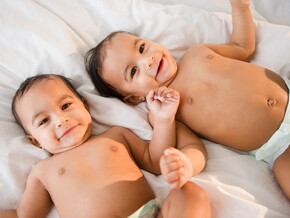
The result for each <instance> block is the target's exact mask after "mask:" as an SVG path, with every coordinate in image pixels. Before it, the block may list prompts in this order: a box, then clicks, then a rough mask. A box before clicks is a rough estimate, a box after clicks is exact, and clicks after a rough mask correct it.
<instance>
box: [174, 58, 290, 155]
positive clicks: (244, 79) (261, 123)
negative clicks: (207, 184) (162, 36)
mask: <svg viewBox="0 0 290 218" xmlns="http://www.w3.org/2000/svg"><path fill="white" fill-rule="evenodd" d="M221 63H222V64H221ZM171 87H172V88H174V89H176V90H178V91H179V92H180V95H181V102H180V106H179V110H178V113H177V119H178V120H180V121H182V122H184V123H186V124H187V125H188V126H189V127H190V128H191V129H193V130H194V131H196V132H197V133H198V134H200V135H202V136H204V137H205V138H207V139H210V140H213V141H215V142H219V143H222V144H225V145H228V146H231V147H234V148H238V149H241V147H242V145H241V144H246V143H250V144H252V145H253V147H254V146H258V145H260V144H261V143H263V142H264V141H265V140H267V139H268V138H269V137H270V136H271V135H272V134H273V132H274V131H275V130H276V129H277V128H278V126H279V125H280V123H281V121H282V119H283V116H284V112H285V109H286V104H287V101H288V89H287V87H286V86H285V84H284V81H283V79H282V78H280V77H279V76H278V75H277V74H275V73H273V72H271V71H269V70H266V69H264V68H262V67H259V66H256V65H251V64H248V63H245V62H239V61H235V60H230V59H226V58H223V57H219V56H210V55H209V57H207V56H205V57H204V58H197V59H196V60H195V59H193V60H192V61H191V62H190V63H186V64H181V65H180V66H179V71H178V74H177V76H176V78H175V80H174V82H173V83H172V84H171ZM265 126H266V128H265ZM229 133H230V134H229ZM257 133H259V135H260V138H259V137H258V138H257V137H254V134H257ZM229 135H230V136H229ZM251 136H252V137H251ZM243 138H249V141H247V142H245V139H243ZM254 138H255V139H254ZM235 141H237V142H235ZM238 141H239V142H241V144H239V142H238ZM242 150H243V149H242ZM246 150H247V148H246Z"/></svg>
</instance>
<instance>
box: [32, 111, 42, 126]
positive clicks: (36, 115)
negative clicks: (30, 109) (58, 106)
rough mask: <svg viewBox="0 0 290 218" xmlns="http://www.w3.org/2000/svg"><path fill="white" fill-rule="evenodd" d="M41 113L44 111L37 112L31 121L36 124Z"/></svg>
mask: <svg viewBox="0 0 290 218" xmlns="http://www.w3.org/2000/svg"><path fill="white" fill-rule="evenodd" d="M40 114H42V112H38V113H36V114H35V115H33V116H32V118H31V123H32V124H34V122H35V120H36V118H37V117H38V116H39V115H40Z"/></svg>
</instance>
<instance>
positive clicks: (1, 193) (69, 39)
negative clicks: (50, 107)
mask: <svg viewBox="0 0 290 218" xmlns="http://www.w3.org/2000/svg"><path fill="white" fill-rule="evenodd" d="M251 9H252V13H253V16H254V19H255V25H256V30H257V50H256V55H255V57H254V59H253V60H252V62H253V63H255V64H258V65H262V66H264V67H267V68H269V69H271V70H273V71H275V72H277V73H279V74H280V75H285V76H288V77H289V78H290V52H289V51H290V17H289V16H290V1H289V0H253V4H252V6H251ZM230 13H231V9H230V4H229V2H228V1H227V0H202V1H200V0H163V1H157V0H123V1H120V0H51V1H46V0H25V1H23V0H1V1H0V111H1V113H0V209H8V208H9V209H12V208H16V206H17V203H18V201H19V199H20V198H21V195H22V193H23V191H24V189H25V182H26V179H27V176H28V174H29V172H30V169H31V168H32V167H33V166H34V165H35V164H36V163H37V162H38V161H39V160H40V159H43V158H46V157H48V154H47V153H46V152H45V151H43V150H41V149H38V148H36V147H34V146H32V145H31V144H30V143H29V141H28V140H27V139H26V138H25V136H24V134H23V132H22V130H21V129H20V127H19V126H18V125H17V124H16V123H15V121H14V118H13V116H12V113H11V109H10V104H11V100H12V97H13V95H14V93H15V91H16V89H17V88H18V86H19V85H20V83H21V82H22V81H23V80H24V79H25V78H27V77H28V76H32V75H35V74H38V73H57V74H62V75H65V76H67V77H70V78H72V79H73V80H74V81H75V85H76V87H77V89H78V90H79V91H80V93H81V94H82V95H83V96H84V97H85V98H86V99H87V100H88V103H89V105H90V110H91V113H92V116H93V118H94V133H95V134H97V133H100V132H102V131H104V130H105V129H107V128H109V127H111V126H114V125H120V126H125V127H127V128H130V129H131V130H133V131H134V132H135V133H136V134H137V135H138V136H140V137H141V138H143V139H145V140H150V138H151V134H152V129H151V127H150V125H149V124H148V122H147V116H146V112H147V108H146V105H145V104H141V105H139V106H137V107H132V106H128V105H125V104H124V103H122V102H120V101H119V100H117V99H109V98H103V97H100V96H98V93H97V92H96V90H95V89H94V87H93V85H92V83H91V81H90V79H89V77H88V75H87V73H86V71H85V69H84V62H83V56H84V54H85V53H86V51H88V49H90V48H91V47H93V46H95V45H96V44H97V43H98V42H99V41H100V40H101V39H103V38H104V37H105V36H106V35H107V34H108V33H110V32H111V31H114V30H120V29H122V30H128V31H132V32H135V33H138V34H139V35H140V36H141V37H145V38H148V39H151V40H155V41H157V42H159V43H161V44H162V45H164V46H166V47H167V48H168V49H169V50H170V51H171V52H172V54H173V55H174V57H175V58H176V59H177V60H178V59H179V58H180V57H181V56H182V54H183V53H184V51H185V50H186V49H187V48H188V47H189V46H191V45H192V44H196V43H224V42H226V41H227V40H228V39H229V34H230V32H231V15H230ZM204 142H205V143H206V147H207V150H208V162H207V166H206V169H205V170H204V171H203V172H202V173H201V174H199V175H197V176H195V177H194V178H192V179H191V180H192V181H193V182H196V183H198V184H199V185H200V186H202V187H204V188H205V189H206V190H207V191H208V193H209V196H210V200H211V206H212V214H213V217H215V218H230V217H247V218H260V217H268V218H276V217H281V218H284V217H285V218H286V217H290V203H289V201H288V200H287V199H286V198H285V196H284V195H283V193H282V191H281V190H280V188H279V186H278V185H277V183H276V181H275V179H274V176H273V173H272V171H271V169H270V167H269V165H267V164H266V163H264V162H258V161H256V160H255V158H254V157H252V156H249V155H245V154H243V153H241V152H238V151H235V150H232V149H229V148H226V147H223V146H222V145H219V144H215V143H212V142H209V141H204ZM144 174H145V176H146V178H147V179H148V181H149V182H150V184H151V185H152V187H153V189H154V191H155V192H156V194H157V195H158V196H159V197H160V198H161V199H163V198H165V197H166V195H167V193H168V192H169V188H168V186H167V185H166V183H165V182H164V180H163V178H162V176H155V175H152V174H150V173H147V172H145V171H144ZM49 217H51V218H56V217H58V214H57V211H56V209H55V208H53V209H52V211H51V213H50V215H49Z"/></svg>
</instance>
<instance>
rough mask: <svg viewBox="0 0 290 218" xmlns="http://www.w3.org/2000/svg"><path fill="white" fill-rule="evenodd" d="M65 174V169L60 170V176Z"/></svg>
mask: <svg viewBox="0 0 290 218" xmlns="http://www.w3.org/2000/svg"><path fill="white" fill-rule="evenodd" d="M64 173H65V169H64V168H63V167H62V168H60V169H59V170H58V174H59V175H62V174H64Z"/></svg>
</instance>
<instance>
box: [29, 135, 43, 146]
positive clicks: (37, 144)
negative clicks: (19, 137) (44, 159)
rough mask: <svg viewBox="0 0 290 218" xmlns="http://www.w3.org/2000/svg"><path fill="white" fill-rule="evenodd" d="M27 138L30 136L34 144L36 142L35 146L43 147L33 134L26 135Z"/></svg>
mask: <svg viewBox="0 0 290 218" xmlns="http://www.w3.org/2000/svg"><path fill="white" fill-rule="evenodd" d="M26 138H28V139H29V140H30V141H31V143H32V144H34V145H35V146H37V147H39V148H41V146H40V144H39V142H38V141H37V140H36V139H35V138H34V137H33V136H32V135H26Z"/></svg>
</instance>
